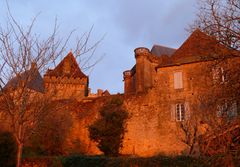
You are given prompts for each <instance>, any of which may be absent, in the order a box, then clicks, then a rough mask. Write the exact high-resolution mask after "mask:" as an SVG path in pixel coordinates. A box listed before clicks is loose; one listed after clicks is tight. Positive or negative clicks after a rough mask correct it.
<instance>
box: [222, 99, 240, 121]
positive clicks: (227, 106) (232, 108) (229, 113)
mask: <svg viewBox="0 0 240 167" xmlns="http://www.w3.org/2000/svg"><path fill="white" fill-rule="evenodd" d="M237 115H238V114H237V102H236V101H233V102H224V104H222V105H218V106H217V116H218V117H228V118H233V117H236V116H237Z"/></svg>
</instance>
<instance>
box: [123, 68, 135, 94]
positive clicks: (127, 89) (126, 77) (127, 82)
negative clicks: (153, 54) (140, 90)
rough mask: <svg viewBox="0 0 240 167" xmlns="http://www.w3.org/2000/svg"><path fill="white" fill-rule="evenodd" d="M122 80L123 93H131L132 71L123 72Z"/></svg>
mask: <svg viewBox="0 0 240 167" xmlns="http://www.w3.org/2000/svg"><path fill="white" fill-rule="evenodd" d="M123 81H124V94H129V93H131V92H132V91H133V90H132V72H131V70H127V71H124V72H123Z"/></svg>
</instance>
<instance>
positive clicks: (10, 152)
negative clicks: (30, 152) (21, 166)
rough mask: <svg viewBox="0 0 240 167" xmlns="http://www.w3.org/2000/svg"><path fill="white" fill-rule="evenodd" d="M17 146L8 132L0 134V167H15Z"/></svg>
mask: <svg viewBox="0 0 240 167" xmlns="http://www.w3.org/2000/svg"><path fill="white" fill-rule="evenodd" d="M16 152H17V144H16V141H15V139H14V137H13V135H12V134H11V133H9V132H0V166H4V167H14V166H15V165H16Z"/></svg>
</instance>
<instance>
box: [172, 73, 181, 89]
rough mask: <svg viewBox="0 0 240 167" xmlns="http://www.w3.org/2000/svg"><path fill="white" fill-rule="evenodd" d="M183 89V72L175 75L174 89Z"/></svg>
mask: <svg viewBox="0 0 240 167" xmlns="http://www.w3.org/2000/svg"><path fill="white" fill-rule="evenodd" d="M182 88H183V80H182V72H175V73H174V89H182Z"/></svg>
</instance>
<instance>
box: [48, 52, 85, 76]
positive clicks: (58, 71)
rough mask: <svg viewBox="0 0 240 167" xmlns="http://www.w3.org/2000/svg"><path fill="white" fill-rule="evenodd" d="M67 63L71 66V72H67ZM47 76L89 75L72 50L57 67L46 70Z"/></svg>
mask: <svg viewBox="0 0 240 167" xmlns="http://www.w3.org/2000/svg"><path fill="white" fill-rule="evenodd" d="M66 64H68V66H69V67H68V68H69V69H68V70H69V72H66V70H65V66H66ZM45 76H56V77H65V76H66V77H75V78H87V76H86V75H85V74H84V73H83V72H82V71H81V69H80V68H79V66H78V63H77V61H76V59H75V57H74V56H73V54H72V52H69V53H68V55H67V56H66V57H65V58H64V59H63V60H62V61H61V62H60V63H59V64H58V65H57V67H56V68H55V69H53V70H51V69H49V70H48V71H47V72H46V74H45Z"/></svg>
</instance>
